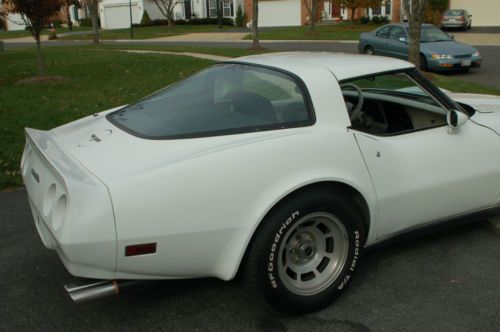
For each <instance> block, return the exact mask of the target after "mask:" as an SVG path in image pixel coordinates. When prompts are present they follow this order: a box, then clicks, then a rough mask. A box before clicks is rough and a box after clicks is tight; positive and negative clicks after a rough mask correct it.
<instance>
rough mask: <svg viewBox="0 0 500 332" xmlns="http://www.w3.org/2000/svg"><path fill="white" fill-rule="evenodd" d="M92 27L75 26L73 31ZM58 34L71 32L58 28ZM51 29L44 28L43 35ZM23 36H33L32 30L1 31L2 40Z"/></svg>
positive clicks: (0, 37)
mask: <svg viewBox="0 0 500 332" xmlns="http://www.w3.org/2000/svg"><path fill="white" fill-rule="evenodd" d="M91 29H92V28H90V27H74V28H73V31H90V30H91ZM56 31H57V33H58V34H61V33H66V32H70V31H69V30H68V29H67V28H57V29H56ZM48 34H49V29H44V30H43V31H42V35H48ZM22 37H31V32H29V31H27V30H18V31H0V40H2V39H11V38H22Z"/></svg>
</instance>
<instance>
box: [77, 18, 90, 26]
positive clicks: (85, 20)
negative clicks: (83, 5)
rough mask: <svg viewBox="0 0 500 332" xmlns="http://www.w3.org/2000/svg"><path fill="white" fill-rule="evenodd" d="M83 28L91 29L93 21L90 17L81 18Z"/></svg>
mask: <svg viewBox="0 0 500 332" xmlns="http://www.w3.org/2000/svg"><path fill="white" fill-rule="evenodd" d="M78 22H79V23H80V26H81V27H91V26H92V20H91V19H90V17H87V18H81V19H80V20H79V21H78Z"/></svg>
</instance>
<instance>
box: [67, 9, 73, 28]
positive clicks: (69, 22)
mask: <svg viewBox="0 0 500 332" xmlns="http://www.w3.org/2000/svg"><path fill="white" fill-rule="evenodd" d="M66 16H67V17H68V30H69V31H73V22H72V21H71V13H70V12H69V6H68V5H66Z"/></svg>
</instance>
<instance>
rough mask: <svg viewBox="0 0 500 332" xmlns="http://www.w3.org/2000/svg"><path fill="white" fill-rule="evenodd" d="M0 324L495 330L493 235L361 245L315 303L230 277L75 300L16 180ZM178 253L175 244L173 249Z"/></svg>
mask: <svg viewBox="0 0 500 332" xmlns="http://www.w3.org/2000/svg"><path fill="white" fill-rule="evenodd" d="M0 227H1V228H0V230H1V231H0V317H1V319H0V330H1V331H14V330H54V331H59V330H61V331H62V330H65V331H66V330H71V331H88V330H110V331H114V330H116V331H123V330H134V331H137V330H167V331H454V332H459V331H492V332H493V331H498V326H500V315H498V309H499V308H500V284H499V280H500V264H499V257H500V241H499V240H500V239H499V235H498V233H496V232H494V231H493V230H492V229H491V226H489V225H488V224H484V223H478V224H474V225H469V226H465V227H461V228H456V229H453V230H449V231H446V232H442V233H438V234H434V235H431V236H428V237H425V238H420V239H417V240H412V241H408V242H404V243H399V244H393V245H390V246H386V247H382V248H379V249H375V250H372V251H370V252H368V253H367V254H366V255H365V257H364V260H363V263H362V265H361V267H360V269H359V271H358V273H357V275H356V278H355V279H354V280H353V283H352V284H351V287H350V288H349V289H348V290H347V291H346V293H344V294H343V296H341V297H340V298H339V299H338V300H337V301H336V302H335V303H334V304H332V305H331V306H329V307H328V308H326V309H325V310H322V311H320V312H317V313H314V314H310V315H306V316H300V317H290V316H284V315H282V314H279V313H277V312H275V311H274V310H273V309H271V308H269V307H268V306H267V305H266V304H265V303H263V302H261V301H258V300H255V299H254V298H253V297H252V296H249V294H247V293H245V292H244V291H242V289H241V287H240V286H241V284H240V283H239V282H229V283H228V282H222V281H218V280H213V279H201V280H186V281H164V282H158V283H155V284H149V285H146V286H144V287H142V288H138V289H135V290H133V291H130V292H128V293H124V294H122V295H121V296H120V297H117V298H108V299H104V300H99V301H95V302H88V303H83V304H80V305H76V304H74V303H72V302H71V301H70V300H69V298H68V297H67V295H66V294H65V293H64V291H63V288H62V285H63V284H64V283H66V282H68V281H71V280H73V277H71V276H70V275H69V274H68V273H67V272H66V271H65V269H64V267H63V266H62V264H61V262H60V261H59V259H58V257H57V255H56V254H55V253H54V252H52V251H48V250H46V249H45V248H44V247H43V245H42V243H41V241H40V239H39V237H38V234H37V233H36V230H35V227H34V225H33V221H32V217H31V213H30V211H29V207H28V203H27V197H26V192H25V191H24V190H21V191H16V192H11V193H6V192H3V193H0ZM179 255H181V253H179Z"/></svg>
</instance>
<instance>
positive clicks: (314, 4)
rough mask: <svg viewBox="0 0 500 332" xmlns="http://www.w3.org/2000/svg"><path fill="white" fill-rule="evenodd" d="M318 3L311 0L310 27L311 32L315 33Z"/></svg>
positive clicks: (315, 0)
mask: <svg viewBox="0 0 500 332" xmlns="http://www.w3.org/2000/svg"><path fill="white" fill-rule="evenodd" d="M317 1H318V0H311V17H310V22H311V25H310V27H309V32H311V33H313V32H314V28H315V27H316V7H317V5H318V4H317Z"/></svg>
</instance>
